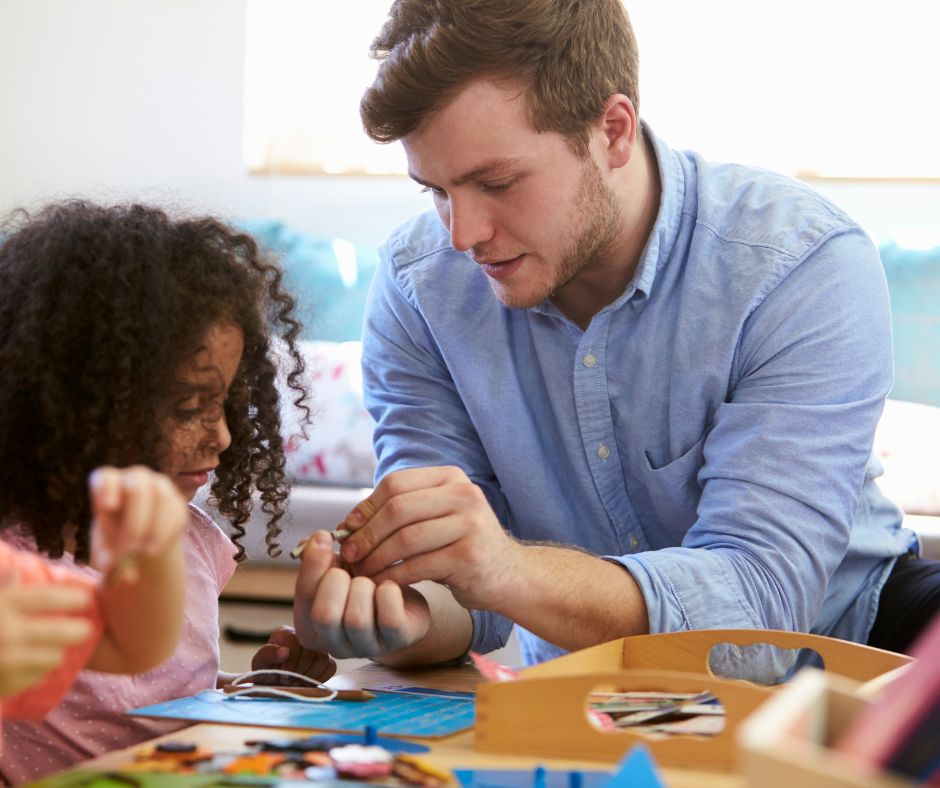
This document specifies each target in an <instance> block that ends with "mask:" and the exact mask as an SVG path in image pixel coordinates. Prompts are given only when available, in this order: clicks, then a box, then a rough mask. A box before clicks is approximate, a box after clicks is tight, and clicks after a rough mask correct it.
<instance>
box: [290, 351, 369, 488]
mask: <svg viewBox="0 0 940 788" xmlns="http://www.w3.org/2000/svg"><path fill="white" fill-rule="evenodd" d="M301 351H302V353H303V355H304V360H305V361H306V364H307V373H306V383H307V387H308V389H309V393H310V400H311V402H310V409H311V411H312V413H311V417H312V424H311V425H310V426H308V427H307V438H306V439H304V438H303V437H302V436H300V434H299V430H298V428H297V424H298V418H297V411H296V408H293V407H290V406H289V405H288V402H285V405H284V408H283V412H284V422H285V423H284V428H285V432H284V434H285V435H286V436H288V439H287V444H286V452H287V470H288V472H289V473H290V475H291V477H292V478H293V479H294V480H295V481H299V482H317V483H325V484H341V485H348V486H352V487H371V486H372V476H373V473H374V472H375V454H374V453H373V451H372V427H373V421H372V417H371V416H370V415H369V412H368V411H367V410H366V409H365V407H364V406H363V404H362V370H361V368H360V366H359V358H360V356H361V351H362V345H361V343H359V342H303V343H301Z"/></svg>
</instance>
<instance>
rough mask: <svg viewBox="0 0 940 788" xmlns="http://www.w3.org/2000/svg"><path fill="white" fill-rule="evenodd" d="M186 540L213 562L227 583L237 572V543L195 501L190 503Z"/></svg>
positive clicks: (196, 550)
mask: <svg viewBox="0 0 940 788" xmlns="http://www.w3.org/2000/svg"><path fill="white" fill-rule="evenodd" d="M186 541H187V542H188V543H189V544H190V545H191V546H192V549H193V550H194V552H196V553H197V554H198V555H199V556H201V557H202V558H203V559H204V560H208V561H209V562H210V563H211V564H212V566H213V567H214V570H215V575H216V577H217V578H218V579H219V581H220V582H221V583H222V584H224V583H226V582H227V581H228V579H229V578H230V577H231V576H232V574H233V573H234V572H235V545H234V544H233V542H232V540H231V539H230V538H229V537H228V535H227V534H226V533H225V532H224V531H223V530H222V529H221V528H220V527H219V525H218V523H216V521H215V520H213V519H212V517H211V516H209V514H208V513H207V512H206V511H205V510H203V509H201V508H199V507H198V506H196V505H195V504H193V503H190V504H189V527H188V528H187V529H186Z"/></svg>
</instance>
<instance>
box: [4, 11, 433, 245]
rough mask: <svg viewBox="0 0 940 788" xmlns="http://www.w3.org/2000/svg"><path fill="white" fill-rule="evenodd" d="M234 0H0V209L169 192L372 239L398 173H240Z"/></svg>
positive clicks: (392, 212)
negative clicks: (336, 175) (59, 199)
mask: <svg viewBox="0 0 940 788" xmlns="http://www.w3.org/2000/svg"><path fill="white" fill-rule="evenodd" d="M243 65H244V3H243V2H242V1H241V0H0V213H3V214H6V213H7V212H9V211H10V210H12V209H13V208H15V207H18V206H22V205H36V204H37V203H40V202H45V201H47V200H49V199H53V198H56V197H60V196H65V195H75V194H84V195H90V196H94V197H100V198H102V199H120V198H124V197H130V196H133V197H136V198H138V199H150V200H155V201H161V202H163V201H168V200H169V201H175V202H179V203H180V204H183V205H186V206H193V207H197V208H202V209H206V210H212V211H217V212H221V213H223V214H225V215H229V216H245V217H248V216H251V217H273V218H278V219H283V220H285V221H287V222H288V223H290V224H291V226H293V227H295V228H297V229H299V230H303V231H306V232H311V233H317V234H322V235H325V236H327V237H333V236H341V237H348V238H352V239H355V240H362V241H366V242H370V243H378V242H380V241H381V240H383V239H384V237H385V236H386V235H387V233H388V232H389V231H390V230H391V229H392V228H393V227H394V226H395V225H397V224H398V223H400V222H401V221H403V220H404V219H405V218H407V217H408V216H410V215H412V214H414V213H416V212H417V211H419V210H422V209H423V208H424V207H425V206H427V205H428V204H429V203H428V199H427V196H426V195H422V194H420V192H419V190H418V187H417V186H415V185H414V184H412V183H411V182H410V181H408V180H407V179H405V178H345V179H343V178H329V177H324V178H269V177H250V176H248V175H246V174H245V172H244V168H243V166H242V72H243Z"/></svg>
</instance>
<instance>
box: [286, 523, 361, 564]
mask: <svg viewBox="0 0 940 788" xmlns="http://www.w3.org/2000/svg"><path fill="white" fill-rule="evenodd" d="M351 533H352V531H351V530H349V529H348V528H334V529H333V530H332V531H330V536H332V537H333V541H334V542H342V541H343V539H345V538H346V537H347V536H349V535H350V534H351ZM309 541H310V538H309V537H307V538H306V539H303V540H302V541H301V542H300V544H298V545H297V547H295V548H294V549H293V550H291V551H290V557H291V558H300V556H302V555H303V554H304V550H306V549H307V542H309Z"/></svg>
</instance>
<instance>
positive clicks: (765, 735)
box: [738, 668, 915, 788]
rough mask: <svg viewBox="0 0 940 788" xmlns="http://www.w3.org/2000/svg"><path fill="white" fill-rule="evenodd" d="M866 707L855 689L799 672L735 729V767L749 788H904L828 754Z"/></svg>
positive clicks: (906, 783) (901, 781) (902, 782)
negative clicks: (736, 747) (736, 739)
mask: <svg viewBox="0 0 940 788" xmlns="http://www.w3.org/2000/svg"><path fill="white" fill-rule="evenodd" d="M867 703H868V700H866V699H865V698H864V697H863V696H861V695H860V694H859V685H857V684H856V683H854V682H852V681H849V680H846V679H844V678H842V677H840V676H834V675H832V674H829V673H825V672H823V671H820V670H815V669H813V668H806V669H805V670H802V671H800V673H799V674H797V676H796V677H795V678H794V679H793V680H792V681H791V682H789V683H788V684H787V686H786V687H785V688H783V689H781V690H780V691H779V692H777V693H775V694H774V697H773V698H771V699H770V700H769V701H768V702H767V703H766V704H764V705H763V706H762V707H761V708H760V709H758V710H757V711H756V712H755V713H754V714H753V715H752V716H751V717H749V718H748V719H747V720H746V721H745V722H744V723H743V724H741V725H740V726H739V728H738V768H739V771H740V772H741V774H742V775H743V777H744V779H745V785H747V786H753V787H754V788H758V786H759V788H792V787H793V786H795V785H796V786H799V788H862V787H863V786H864V787H865V788H909V787H910V786H913V785H915V783H914V782H912V781H910V780H907V779H905V778H904V777H903V776H900V775H897V776H895V775H892V774H889V773H887V772H878V773H873V772H872V771H871V769H870V767H867V766H866V765H865V764H862V763H859V761H857V760H856V759H854V758H852V757H850V756H848V755H846V754H844V753H840V752H838V751H836V750H833V749H831V747H830V745H831V743H832V741H834V740H835V738H836V737H838V736H839V735H840V734H841V733H842V731H844V730H845V728H846V726H847V725H848V724H849V722H851V720H852V719H853V718H854V717H855V715H856V714H858V713H859V712H861V710H862V709H863V708H864V707H865V705H866V704H867Z"/></svg>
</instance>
